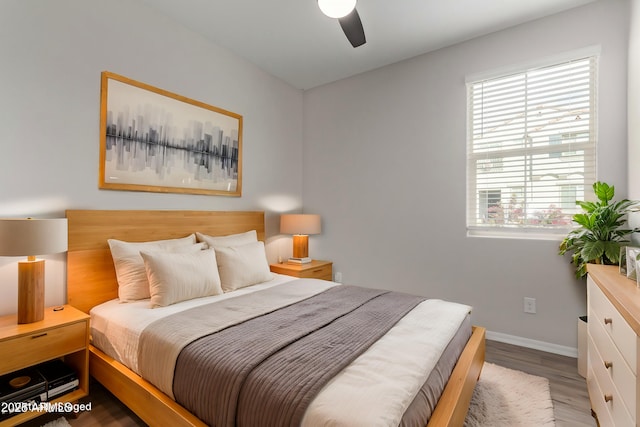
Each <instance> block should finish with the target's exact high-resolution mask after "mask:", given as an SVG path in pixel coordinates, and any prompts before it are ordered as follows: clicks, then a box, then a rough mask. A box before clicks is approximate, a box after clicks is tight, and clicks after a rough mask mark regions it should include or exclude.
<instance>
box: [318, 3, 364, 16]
mask: <svg viewBox="0 0 640 427" xmlns="http://www.w3.org/2000/svg"><path fill="white" fill-rule="evenodd" d="M318 7H319V8H320V10H321V11H322V13H324V14H325V15H327V16H328V17H329V18H343V17H345V16H347V15H348V14H350V13H351V11H352V10H353V9H355V7H356V0H318Z"/></svg>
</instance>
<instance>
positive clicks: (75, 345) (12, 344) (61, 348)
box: [0, 305, 89, 426]
mask: <svg viewBox="0 0 640 427" xmlns="http://www.w3.org/2000/svg"><path fill="white" fill-rule="evenodd" d="M63 307H64V309H63V310H59V311H54V310H53V307H48V308H45V310H44V319H43V320H41V321H39V322H34V323H28V324H22V325H19V324H18V321H17V315H15V314H14V315H10V316H3V317H0V375H4V374H8V373H10V372H14V371H17V370H19V369H23V368H28V367H31V366H34V365H37V364H38V363H42V362H46V361H48V360H52V359H58V358H62V359H63V360H64V362H65V363H66V364H67V365H69V366H71V367H72V368H73V369H75V370H76V372H77V374H78V380H79V385H78V389H77V390H73V391H71V392H69V393H66V394H64V395H62V396H60V397H58V398H56V399H54V400H53V401H52V402H75V401H77V400H78V399H80V398H82V397H85V396H87V395H88V394H89V316H88V315H87V314H85V313H83V312H81V311H79V310H77V309H75V308H73V307H71V306H70V305H65V306H63ZM40 415H43V412H26V413H21V414H17V415H15V416H13V417H11V418H9V419H6V420H4V421H2V422H0V426H12V425H16V424H19V423H22V422H25V421H27V420H29V419H32V418H35V417H38V416H40Z"/></svg>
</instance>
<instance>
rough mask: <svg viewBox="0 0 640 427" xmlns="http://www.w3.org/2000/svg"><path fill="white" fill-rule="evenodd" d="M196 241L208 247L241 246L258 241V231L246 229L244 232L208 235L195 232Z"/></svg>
mask: <svg viewBox="0 0 640 427" xmlns="http://www.w3.org/2000/svg"><path fill="white" fill-rule="evenodd" d="M196 236H197V237H198V242H205V243H206V244H207V245H209V247H210V248H219V247H224V246H241V245H246V244H249V243H254V242H257V241H258V233H257V232H256V230H251V231H247V232H246V233H238V234H230V235H228V236H208V235H206V234H202V233H199V232H196Z"/></svg>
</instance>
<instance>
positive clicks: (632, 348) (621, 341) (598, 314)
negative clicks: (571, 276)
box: [587, 278, 638, 375]
mask: <svg viewBox="0 0 640 427" xmlns="http://www.w3.org/2000/svg"><path fill="white" fill-rule="evenodd" d="M587 286H588V292H589V323H590V324H591V322H597V323H599V324H601V325H602V326H603V328H604V330H605V331H606V333H607V334H608V335H609V336H610V337H611V339H612V341H613V343H614V344H615V346H616V347H618V349H619V350H620V353H622V356H623V357H624V359H625V360H626V362H627V364H628V365H629V367H630V368H631V370H632V371H633V373H634V374H635V375H637V374H638V373H637V372H636V369H637V357H638V356H637V344H636V340H637V336H636V334H635V332H634V331H633V329H631V327H630V326H629V324H628V323H627V322H626V321H625V320H624V318H623V317H622V315H621V314H620V313H619V312H618V311H617V310H616V309H615V307H614V306H613V304H611V302H610V301H609V299H607V297H606V296H605V295H604V293H603V292H602V291H601V290H600V288H599V287H598V285H596V284H595V282H593V279H591V278H589V279H588V280H587Z"/></svg>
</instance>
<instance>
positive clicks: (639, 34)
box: [627, 0, 640, 244]
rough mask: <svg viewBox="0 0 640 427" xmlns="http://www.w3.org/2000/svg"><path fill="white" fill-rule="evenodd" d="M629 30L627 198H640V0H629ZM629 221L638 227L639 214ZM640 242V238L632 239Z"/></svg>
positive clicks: (637, 242)
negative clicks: (639, 118)
mask: <svg viewBox="0 0 640 427" xmlns="http://www.w3.org/2000/svg"><path fill="white" fill-rule="evenodd" d="M629 16H630V17H631V18H630V20H631V24H630V31H629V74H628V75H629V80H628V86H629V90H628V97H629V98H628V108H629V111H628V128H629V151H628V166H627V167H628V169H629V198H631V199H634V200H640V168H639V167H638V164H639V163H640V121H639V120H638V117H640V0H631V13H630V14H629ZM630 223H631V224H632V225H633V226H634V227H640V215H639V214H635V215H634V216H633V217H632V220H631V221H630ZM634 240H635V243H636V244H640V238H638V237H637V236H636V238H635V239H634Z"/></svg>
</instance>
